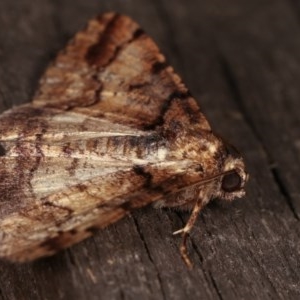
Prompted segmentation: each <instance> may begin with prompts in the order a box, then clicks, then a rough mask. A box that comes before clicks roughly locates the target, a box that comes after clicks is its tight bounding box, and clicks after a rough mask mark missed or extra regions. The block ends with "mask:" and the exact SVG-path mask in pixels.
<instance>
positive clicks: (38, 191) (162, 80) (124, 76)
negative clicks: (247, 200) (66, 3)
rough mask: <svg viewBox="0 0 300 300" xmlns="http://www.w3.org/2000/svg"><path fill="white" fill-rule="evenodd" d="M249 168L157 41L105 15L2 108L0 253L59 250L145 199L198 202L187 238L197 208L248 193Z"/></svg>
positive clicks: (13, 256) (25, 255) (21, 255)
mask: <svg viewBox="0 0 300 300" xmlns="http://www.w3.org/2000/svg"><path fill="white" fill-rule="evenodd" d="M246 178H247V176H246V173H245V171H244V164H243V161H242V159H235V158H233V157H232V156H230V155H229V154H228V153H227V152H226V147H225V145H224V143H223V142H222V140H221V139H219V138H218V137H216V136H215V135H214V134H213V132H212V131H211V128H210V125H209V123H208V121H207V120H206V118H205V116H204V115H203V114H202V112H201V111H200V109H199V106H198V104H197V102H196V101H195V99H194V98H193V97H192V96H191V94H190V93H189V91H188V89H187V88H186V87H185V85H184V84H183V83H182V81H181V79H180V77H179V76H178V75H177V74H175V73H174V70H173V68H172V67H170V66H169V65H168V64H167V63H166V60H165V57H164V56H163V55H162V54H161V53H160V51H159V49H158V47H157V46H156V44H155V43H154V42H153V40H152V39H151V38H150V37H149V36H148V35H147V34H146V33H145V32H144V31H143V30H142V29H141V28H140V27H139V25H138V24H136V23H135V22H134V21H132V20H131V19H130V18H128V17H126V16H122V15H118V14H116V13H107V14H104V15H101V16H99V17H97V18H95V19H93V20H91V21H90V22H89V23H88V25H87V27H86V28H85V29H84V30H82V31H80V32H78V33H77V34H76V35H75V37H74V38H73V39H72V40H71V41H70V42H69V43H68V44H67V46H66V48H65V49H64V50H63V51H61V52H60V53H59V54H58V56H57V58H56V59H55V60H54V62H53V63H52V64H51V65H50V66H49V67H48V69H47V70H46V72H45V74H44V76H43V77H42V79H41V82H40V87H39V89H38V91H37V93H36V95H35V97H34V99H33V102H32V103H30V104H26V105H23V106H19V107H16V108H13V109H11V110H9V111H7V112H5V113H3V114H2V115H1V116H0V257H2V258H5V259H8V260H13V261H31V260H34V259H36V258H39V257H42V256H47V255H52V254H54V253H56V252H57V251H59V250H61V249H63V248H65V247H69V246H71V245H72V244H74V243H77V242H79V241H81V240H83V239H84V238H86V237H88V236H90V235H91V234H92V233H94V231H95V229H97V228H103V227H105V226H108V225H109V224H111V223H114V222H116V221H117V220H119V219H120V218H122V217H123V216H125V215H126V214H128V213H130V212H131V211H132V210H133V209H135V208H138V207H141V206H145V205H148V204H150V203H157V204H156V205H158V206H159V205H160V206H170V207H174V206H179V207H182V208H189V209H193V213H192V217H191V219H190V221H189V222H188V223H187V225H186V227H185V229H184V230H183V233H184V240H185V239H186V234H187V233H188V232H189V231H190V228H191V227H192V225H193V224H194V221H195V219H196V215H197V214H198V212H199V210H200V208H202V207H203V206H204V205H205V204H206V203H207V202H208V201H209V200H210V199H211V198H212V197H215V196H219V197H221V198H224V199H233V198H234V197H240V196H242V195H243V193H244V191H243V188H244V183H245V181H246ZM183 246H184V247H185V244H183ZM182 249H183V248H182ZM185 251H186V249H185ZM182 253H183V254H184V251H183V250H182ZM185 253H186V252H185ZM186 257H187V256H186Z"/></svg>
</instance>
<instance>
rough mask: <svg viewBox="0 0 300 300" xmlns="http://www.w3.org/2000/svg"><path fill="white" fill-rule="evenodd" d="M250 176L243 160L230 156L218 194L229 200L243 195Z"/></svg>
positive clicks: (225, 165) (226, 162) (226, 161)
mask: <svg viewBox="0 0 300 300" xmlns="http://www.w3.org/2000/svg"><path fill="white" fill-rule="evenodd" d="M248 177H249V176H248V174H247V173H246V171H245V165H244V162H243V160H242V159H241V158H233V157H232V156H229V157H228V158H227V159H226V160H225V163H224V169H223V175H222V177H221V180H220V182H219V185H220V186H219V188H218V189H217V190H218V194H217V195H216V196H217V197H220V198H222V199H225V200H229V201H231V200H233V199H234V198H241V197H243V196H244V195H245V189H244V187H245V183H246V182H247V180H248Z"/></svg>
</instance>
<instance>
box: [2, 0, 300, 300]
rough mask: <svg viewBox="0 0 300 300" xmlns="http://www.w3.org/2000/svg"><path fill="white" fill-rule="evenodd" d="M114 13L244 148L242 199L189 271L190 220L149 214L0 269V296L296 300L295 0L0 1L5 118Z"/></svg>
mask: <svg viewBox="0 0 300 300" xmlns="http://www.w3.org/2000/svg"><path fill="white" fill-rule="evenodd" d="M108 10H112V11H118V12H121V13H126V14H128V15H130V16H131V17H133V18H134V19H135V20H136V21H138V22H139V23H140V24H141V25H142V27H143V28H144V29H145V30H146V31H147V32H148V33H149V34H150V35H151V36H152V37H153V38H154V40H155V41H156V42H157V43H158V44H159V46H160V47H161V49H162V51H163V52H164V53H165V54H166V55H167V57H168V60H169V61H170V62H171V64H172V65H173V66H174V67H175V69H176V70H177V72H178V73H179V74H180V75H181V76H182V77H183V79H184V81H185V82H186V84H187V86H188V87H189V88H190V89H191V91H192V93H193V95H194V96H195V97H196V98H197V99H198V100H199V102H200V104H201V108H202V110H203V111H204V113H205V114H206V116H207V117H208V119H209V121H210V122H211V124H212V126H213V128H214V130H215V131H216V132H217V133H219V134H221V135H222V136H224V137H226V139H227V140H229V141H231V142H232V143H233V144H234V145H236V146H237V147H238V148H239V149H240V151H241V152H242V153H243V155H244V157H245V160H246V163H247V168H248V171H249V173H250V175H251V180H250V182H249V184H248V187H247V196H246V197H245V198H243V199H240V200H237V201H235V202H233V203H229V204H228V203H227V204H223V203H220V201H219V202H218V201H217V202H214V203H212V204H210V205H209V206H208V207H207V208H206V209H205V210H204V211H203V213H202V214H201V216H200V217H199V219H198V221H197V223H196V226H195V228H194V230H193V232H192V238H191V240H190V242H189V249H190V253H191V259H192V260H193V262H194V269H193V270H192V271H189V270H187V268H186V267H185V265H184V264H183V262H182V260H181V258H180V255H179V251H178V245H179V242H180V239H179V238H176V237H173V236H172V235H171V233H172V232H173V231H174V230H177V229H179V228H181V227H182V226H183V224H184V221H185V220H187V218H188V214H185V213H180V212H176V211H173V210H170V211H168V210H163V211H159V210H154V209H152V208H151V207H148V208H144V209H141V210H139V211H136V212H134V213H133V214H132V216H130V217H127V218H125V219H123V220H121V221H120V222H118V223H117V224H114V225H112V226H110V227H109V228H107V229H106V230H103V231H101V232H99V233H98V234H96V235H95V236H94V237H92V238H90V239H88V240H86V241H84V242H82V243H80V244H78V245H76V246H74V247H72V248H71V249H69V250H65V251H63V252H61V253H59V254H58V255H56V256H54V257H51V258H47V259H42V260H40V261H37V262H34V263H31V264H25V265H14V264H10V263H6V262H0V299H1V300H2V299H17V300H21V299H31V300H33V299H299V298H300V284H299V277H300V238H299V237H300V226H299V225H300V186H299V177H300V176H299V173H300V168H299V166H300V164H299V159H300V129H299V125H300V1H296V0H294V1H293V0H290V1H289V0H251V1H249V0H239V1H238V0H227V1H224V0H202V1H200V0H198V1H197V0H184V1H183V0H172V1H169V0H161V1H159V0H151V1H147V0H135V1H133V0H131V1H130V0H119V1H117V0H106V1H104V0H102V1H100V0H98V1H96V0H93V1H92V0H90V1H87V0H61V1H60V0H34V1H33V0H23V1H12V0H1V2H0V110H1V111H4V110H5V109H8V108H9V107H11V106H12V105H17V104H20V103H25V102H28V101H30V99H31V97H32V95H33V92H34V90H35V88H36V86H37V82H38V78H39V77H40V75H41V74H42V72H43V70H44V69H45V67H46V66H47V64H48V63H49V61H50V60H51V59H52V58H53V57H54V56H55V53H56V51H57V50H59V49H60V48H62V47H63V45H64V44H65V43H66V41H67V40H68V39H69V38H70V37H71V36H72V35H73V34H74V33H75V32H76V31H77V30H79V29H80V28H82V27H83V26H84V24H85V23H86V22H87V20H88V19H89V18H91V17H92V16H95V15H97V14H99V13H101V12H105V11H108Z"/></svg>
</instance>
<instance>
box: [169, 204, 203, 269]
mask: <svg viewBox="0 0 300 300" xmlns="http://www.w3.org/2000/svg"><path fill="white" fill-rule="evenodd" d="M202 200H203V199H202V198H199V199H198V201H197V202H196V204H195V206H194V208H193V211H192V213H191V215H190V217H189V219H188V221H187V223H186V224H185V226H184V227H183V228H181V229H179V230H177V231H175V232H173V235H176V234H180V233H181V234H182V242H181V245H180V248H179V249H180V255H181V257H182V259H183V261H184V262H185V264H186V265H187V267H188V268H189V269H192V268H193V264H192V262H191V260H190V258H189V256H188V251H187V246H186V241H187V237H188V235H189V233H190V231H191V229H192V228H193V227H194V225H195V222H196V220H197V217H198V215H199V213H200V211H201V209H202V208H203V206H204V205H203V203H205V201H202Z"/></svg>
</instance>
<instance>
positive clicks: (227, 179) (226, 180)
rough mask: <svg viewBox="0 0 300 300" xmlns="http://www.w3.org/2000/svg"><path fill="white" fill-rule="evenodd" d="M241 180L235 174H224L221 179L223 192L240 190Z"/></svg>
mask: <svg viewBox="0 0 300 300" xmlns="http://www.w3.org/2000/svg"><path fill="white" fill-rule="evenodd" d="M241 184H242V179H241V177H240V175H239V174H238V173H237V172H233V173H229V174H226V175H225V176H224V177H223V179H222V189H223V190H224V191H225V192H234V191H237V190H239V189H240V188H241Z"/></svg>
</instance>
